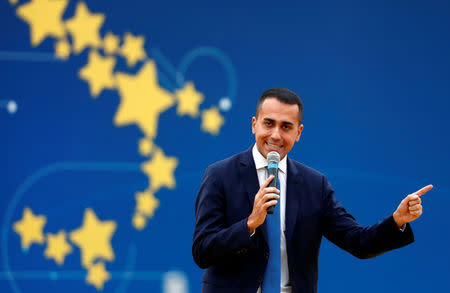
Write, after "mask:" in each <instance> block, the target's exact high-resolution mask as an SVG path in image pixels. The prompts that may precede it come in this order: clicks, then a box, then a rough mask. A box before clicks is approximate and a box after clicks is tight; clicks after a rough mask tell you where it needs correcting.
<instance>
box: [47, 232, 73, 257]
mask: <svg viewBox="0 0 450 293" xmlns="http://www.w3.org/2000/svg"><path fill="white" fill-rule="evenodd" d="M70 253H72V246H71V245H70V244H69V243H68V242H67V234H66V232H65V231H63V230H61V231H59V232H58V234H51V233H47V248H46V249H45V251H44V255H45V257H46V258H48V259H53V260H54V261H55V262H56V263H57V264H58V265H62V264H64V259H65V258H66V256H67V255H68V254H70Z"/></svg>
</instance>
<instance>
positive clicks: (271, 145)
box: [267, 142, 281, 149]
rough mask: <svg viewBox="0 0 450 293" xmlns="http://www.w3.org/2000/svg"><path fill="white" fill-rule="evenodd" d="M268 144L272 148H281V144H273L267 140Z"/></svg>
mask: <svg viewBox="0 0 450 293" xmlns="http://www.w3.org/2000/svg"><path fill="white" fill-rule="evenodd" d="M267 145H268V146H270V147H272V148H277V149H281V146H277V145H273V144H270V143H268V142H267Z"/></svg>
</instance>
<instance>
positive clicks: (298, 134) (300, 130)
mask: <svg viewBox="0 0 450 293" xmlns="http://www.w3.org/2000/svg"><path fill="white" fill-rule="evenodd" d="M302 131H303V124H300V126H299V127H298V129H297V139H296V140H295V141H299V139H300V135H301V134H302Z"/></svg>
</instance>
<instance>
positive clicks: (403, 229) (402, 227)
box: [252, 224, 406, 235]
mask: <svg viewBox="0 0 450 293" xmlns="http://www.w3.org/2000/svg"><path fill="white" fill-rule="evenodd" d="M399 229H400V231H401V232H405V229H406V224H403V226H401V227H400V228H399ZM252 235H253V234H252Z"/></svg>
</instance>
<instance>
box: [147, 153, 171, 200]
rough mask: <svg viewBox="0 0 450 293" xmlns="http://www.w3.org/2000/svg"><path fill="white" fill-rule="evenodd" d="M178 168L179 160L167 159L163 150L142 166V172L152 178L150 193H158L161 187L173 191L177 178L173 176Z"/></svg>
mask: <svg viewBox="0 0 450 293" xmlns="http://www.w3.org/2000/svg"><path fill="white" fill-rule="evenodd" d="M177 166H178V159H177V158H175V157H166V156H165V155H164V153H163V151H162V150H160V149H158V150H157V151H156V152H155V154H154V155H153V157H152V159H151V160H150V161H147V162H145V163H143V164H142V166H141V169H142V171H143V172H144V173H145V174H146V175H148V176H149V177H150V184H151V188H150V191H152V192H156V191H158V190H159V189H160V188H161V187H167V188H170V189H173V188H174V187H175V177H174V175H173V173H174V171H175V169H176V167H177Z"/></svg>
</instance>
